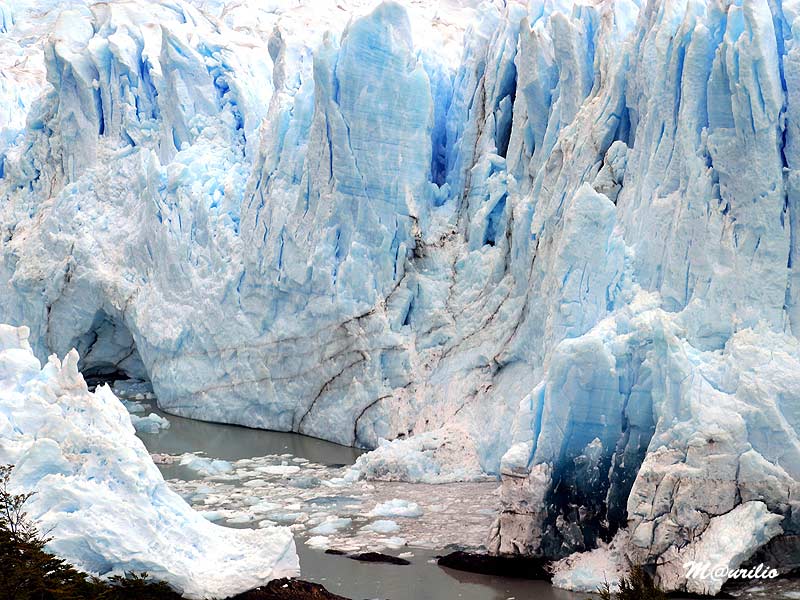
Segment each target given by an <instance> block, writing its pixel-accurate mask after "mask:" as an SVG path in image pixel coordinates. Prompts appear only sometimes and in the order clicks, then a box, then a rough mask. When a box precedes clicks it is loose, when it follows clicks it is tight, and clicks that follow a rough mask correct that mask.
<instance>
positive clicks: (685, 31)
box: [0, 0, 800, 592]
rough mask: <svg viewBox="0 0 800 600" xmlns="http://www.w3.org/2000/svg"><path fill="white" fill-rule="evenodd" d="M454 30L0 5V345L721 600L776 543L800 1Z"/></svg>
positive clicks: (156, 9) (798, 464) (412, 16)
mask: <svg viewBox="0 0 800 600" xmlns="http://www.w3.org/2000/svg"><path fill="white" fill-rule="evenodd" d="M460 4H463V6H460ZM467 4H468V3H456V2H452V3H450V2H439V3H426V2H410V3H408V4H407V5H406V6H401V5H399V4H395V3H385V4H381V5H378V6H374V5H373V4H372V3H370V2H364V3H363V4H362V3H361V2H352V3H349V4H347V3H346V4H338V5H337V4H334V3H333V2H323V3H316V2H315V3H310V2H309V3H303V2H299V3H281V2H275V3H267V5H266V6H256V3H252V5H251V4H248V3H246V2H245V3H230V4H228V3H225V2H224V1H222V0H220V1H218V2H204V3H200V2H197V3H196V5H192V4H189V3H185V2H182V1H181V0H174V1H171V2H165V3H158V4H150V3H146V2H137V3H133V2H124V1H120V2H112V3H107V4H96V5H93V6H87V5H84V4H83V3H81V2H75V3H74V4H73V5H72V6H71V8H70V9H69V10H64V11H60V12H59V11H56V10H55V9H53V10H50V11H46V10H39V11H35V10H33V9H32V8H31V7H29V6H27V5H25V3H24V2H14V1H12V2H10V3H9V2H7V1H6V2H5V3H0V16H2V20H0V25H2V27H0V31H2V33H0V43H1V44H3V46H4V48H7V52H5V53H4V56H3V58H2V59H0V60H2V61H3V68H2V74H0V110H2V112H0V124H2V127H3V129H2V131H3V134H2V136H0V176H1V177H2V179H0V186H1V187H0V194H2V197H3V202H2V205H0V221H1V222H2V235H3V237H2V240H3V246H2V258H0V286H1V287H0V289H2V293H0V321H6V322H10V323H13V324H20V325H21V324H26V325H28V326H29V327H30V328H31V344H32V347H33V349H34V351H35V352H36V354H37V356H39V357H40V358H42V359H43V358H44V357H45V356H46V355H47V354H48V353H49V352H57V353H60V354H64V353H66V352H67V351H68V350H69V349H70V348H72V347H75V348H77V349H78V350H79V352H80V355H81V357H82V359H81V363H80V364H79V367H80V368H81V370H82V371H83V372H84V373H87V374H103V373H111V372H116V371H123V372H125V373H128V374H130V375H133V376H136V377H139V378H148V379H149V380H151V381H152V384H153V387H154V389H155V391H156V393H157V396H158V399H159V404H160V405H161V406H162V407H163V408H164V409H165V410H168V411H170V412H173V413H176V414H181V415H185V416H190V417H194V418H200V419H207V420H218V421H225V422H232V423H241V424H246V425H250V426H255V427H264V428H270V429H279V430H287V431H289V430H291V431H299V432H301V433H306V434H309V435H314V436H318V437H323V438H326V439H330V440H334V441H337V442H340V443H344V444H353V445H361V446H365V447H376V446H378V445H379V444H380V445H381V446H380V448H379V449H378V450H377V451H376V452H375V453H373V454H371V455H367V457H365V458H364V459H362V460H360V461H359V464H358V465H357V468H358V469H359V470H360V472H361V473H362V474H367V475H369V476H371V477H382V478H413V479H419V480H424V481H432V482H435V481H449V480H454V479H463V478H469V477H474V476H476V474H479V473H480V472H481V471H483V472H486V473H492V474H500V475H501V477H502V480H503V503H504V513H503V514H502V516H501V517H500V519H499V520H498V522H497V524H496V526H495V528H494V531H493V532H492V534H491V547H492V548H493V549H494V550H495V551H498V552H523V553H530V554H536V555H542V556H547V557H554V558H560V557H565V556H568V555H569V554H571V553H573V552H576V551H585V550H590V549H592V548H594V547H595V546H596V544H597V540H598V538H599V539H601V540H605V541H606V542H612V538H613V539H614V540H615V542H613V543H617V544H619V545H620V547H621V548H622V551H621V552H622V554H623V555H624V556H626V557H627V558H629V559H630V560H635V561H638V562H645V563H647V564H651V565H655V564H658V565H659V566H658V574H659V576H660V578H661V581H662V583H663V584H664V585H665V586H667V587H670V588H675V589H677V588H682V589H688V590H689V591H704V592H708V591H710V592H714V591H716V590H717V589H718V586H719V584H720V583H721V582H707V581H702V582H697V581H686V580H685V578H683V575H682V573H683V571H682V570H681V568H680V567H681V565H682V564H683V562H684V561H685V559H686V556H690V555H694V554H695V553H697V552H701V551H702V549H703V548H708V547H712V546H714V540H716V539H719V536H720V535H727V534H728V530H727V529H726V526H725V524H726V523H731V522H734V521H735V522H736V523H737V524H739V525H740V527H741V531H740V532H739V533H740V534H741V539H743V540H748V542H747V543H746V544H745V545H744V547H743V548H738V547H733V546H731V547H730V548H729V550H727V551H726V552H721V554H720V556H718V557H717V558H718V559H719V560H720V561H727V563H729V564H730V565H731V566H733V567H735V566H738V564H740V563H742V562H743V561H747V560H748V559H749V558H750V556H751V555H752V553H753V552H754V551H755V550H756V549H758V548H763V549H764V551H765V552H769V551H770V548H771V547H772V546H771V543H777V542H770V540H780V543H781V544H784V545H786V544H788V545H789V547H791V546H792V544H791V540H796V539H798V538H797V537H796V536H797V535H798V534H800V522H799V521H798V516H797V514H798V513H797V495H798V487H797V482H798V477H799V476H800V473H798V470H800V460H799V459H800V441H798V436H797V430H798V419H800V413H799V412H798V407H800V398H799V397H798V396H800V381H798V376H799V375H798V373H800V345H799V344H800V343H799V342H798V331H799V330H800V322H799V320H800V284H799V283H798V282H800V275H799V272H798V269H800V262H798V256H797V253H798V250H799V249H800V242H798V236H797V231H798V227H800V222H799V221H798V219H800V216H798V215H800V213H798V206H797V203H798V196H797V194H798V192H797V185H798V179H797V172H798V171H797V162H798V160H799V159H800V155H798V148H797V146H796V140H795V139H794V138H795V137H796V135H797V133H798V132H800V130H799V129H798V119H797V115H796V105H795V103H796V102H798V98H800V89H798V86H800V45H798V40H800V3H798V2H796V1H795V0H784V1H783V2H781V1H779V0H719V1H714V2H700V1H696V0H642V1H641V2H638V1H634V0H618V1H617V2H611V1H599V2H589V1H586V2H572V1H567V0H530V2H529V3H527V4H524V3H519V2H507V3H500V2H497V3H488V2H487V3H484V4H481V5H480V6H478V5H474V4H469V5H467ZM465 27H466V31H464V29H465ZM462 32H463V35H462ZM45 74H46V83H45V81H44V77H45ZM383 440H394V441H392V442H391V443H390V444H388V445H386V444H384V443H383ZM731 515H734V516H736V517H738V516H739V515H743V517H742V518H741V519H740V518H734V517H731ZM720 532H723V533H720ZM787 540H789V542H787ZM717 545H719V544H717ZM794 552H795V553H796V552H797V550H794ZM784 555H785V553H784ZM563 581H564V582H565V585H569V581H570V579H569V577H564V578H563Z"/></svg>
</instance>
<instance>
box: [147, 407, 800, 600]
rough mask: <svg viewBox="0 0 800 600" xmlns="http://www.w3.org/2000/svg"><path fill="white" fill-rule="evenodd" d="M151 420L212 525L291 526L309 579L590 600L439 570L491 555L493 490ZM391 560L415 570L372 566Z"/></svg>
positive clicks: (757, 590)
mask: <svg viewBox="0 0 800 600" xmlns="http://www.w3.org/2000/svg"><path fill="white" fill-rule="evenodd" d="M144 407H145V408H146V412H154V413H156V414H158V415H159V416H161V417H166V418H167V419H168V420H169V428H168V429H161V430H159V431H158V432H157V433H140V434H139V435H140V437H141V439H142V440H143V441H144V443H145V445H146V446H147V448H148V450H149V451H150V452H151V454H152V455H153V457H154V459H155V460H156V462H157V463H159V467H160V469H161V470H162V472H163V474H164V477H165V479H167V480H168V482H169V484H170V486H171V487H173V489H175V490H176V491H178V492H179V493H180V494H181V495H182V496H183V497H184V498H186V500H187V501H189V502H190V504H192V505H193V506H194V507H195V508H196V509H197V510H200V511H202V512H203V513H204V514H205V516H206V517H207V518H209V519H210V520H212V521H215V522H217V523H219V524H221V525H225V526H229V527H253V528H257V527H260V526H265V525H271V524H275V523H277V524H282V525H286V526H288V527H290V528H291V529H292V530H293V531H294V533H295V539H296V542H297V550H298V553H299V555H300V564H301V569H302V577H303V579H306V580H309V581H314V582H318V583H321V584H323V585H325V586H326V587H327V588H328V589H330V590H331V591H333V592H335V593H338V594H341V595H343V596H346V597H349V598H354V599H355V598H358V599H361V598H381V599H383V598H386V599H389V598H390V599H392V600H426V599H431V600H434V599H435V600H448V599H454V600H455V599H458V600H509V599H515V600H522V599H534V600H585V599H586V598H587V597H590V596H591V594H586V593H581V594H576V593H572V592H568V591H565V590H560V589H557V588H554V587H552V586H551V585H550V584H549V583H548V582H546V581H533V580H522V579H511V578H504V577H493V576H487V575H480V574H474V573H466V572H461V571H455V570H452V569H446V568H442V567H439V566H438V565H437V564H436V557H437V556H438V555H440V554H443V553H446V552H449V551H451V550H453V549H455V548H468V549H475V550H480V549H481V548H482V545H483V543H484V542H485V537H486V533H487V532H488V530H489V527H490V525H491V523H492V521H493V519H494V517H495V514H496V512H497V510H498V509H499V500H498V495H497V492H498V489H497V488H498V483H497V482H496V481H493V480H487V481H484V482H473V483H457V484H444V485H426V484H411V483H402V482H376V481H363V480H361V481H348V480H347V472H348V467H349V465H351V464H352V463H353V462H354V461H355V460H356V459H357V458H358V456H359V455H360V454H361V451H360V450H358V449H354V448H348V447H344V446H339V445H337V444H332V443H330V442H326V441H323V440H318V439H315V438H310V437H306V436H302V435H298V434H293V433H282V432H271V431H263V430H257V429H248V428H244V427H236V426H231V425H223V424H217V423H206V422H202V421H195V420H192V419H184V418H181V417H175V416H172V415H166V414H164V413H162V412H161V411H159V410H158V409H156V408H154V407H153V406H152V405H150V404H149V403H146V404H145V406H144ZM328 549H332V550H337V551H342V552H345V553H358V552H365V551H379V552H383V553H386V554H391V555H394V556H402V557H404V558H406V559H407V560H408V561H409V562H410V563H411V564H409V565H392V564H376V563H363V562H358V561H355V560H352V559H351V558H348V557H347V556H346V555H337V554H329V553H326V552H325V551H326V550H328ZM734 594H735V596H736V597H738V598H741V599H742V600H761V599H767V598H770V599H772V598H785V599H787V600H790V599H796V598H800V582H798V581H781V582H780V583H768V584H763V583H761V584H758V585H756V584H755V583H754V584H753V585H742V586H740V587H739V588H738V589H737V590H735V591H734Z"/></svg>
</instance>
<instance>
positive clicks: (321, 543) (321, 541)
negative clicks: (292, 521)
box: [306, 535, 331, 550]
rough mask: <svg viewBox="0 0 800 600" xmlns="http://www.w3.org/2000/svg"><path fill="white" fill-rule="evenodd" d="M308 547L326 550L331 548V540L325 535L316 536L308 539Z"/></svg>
mask: <svg viewBox="0 0 800 600" xmlns="http://www.w3.org/2000/svg"><path fill="white" fill-rule="evenodd" d="M306 545H307V546H311V547H312V548H317V549H319V550H324V549H326V548H330V545H331V540H330V538H328V537H327V536H324V535H314V536H312V537H310V538H308V539H306Z"/></svg>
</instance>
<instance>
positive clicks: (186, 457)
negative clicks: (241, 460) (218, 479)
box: [180, 452, 233, 477]
mask: <svg viewBox="0 0 800 600" xmlns="http://www.w3.org/2000/svg"><path fill="white" fill-rule="evenodd" d="M180 465H181V466H182V467H187V468H189V469H191V470H192V471H195V472H196V473H198V474H200V475H203V476H205V477H210V476H213V475H222V474H224V473H230V472H231V471H233V465H231V463H229V462H228V461H226V460H219V459H215V458H206V457H205V456H198V455H197V454H192V453H190V452H187V453H186V454H183V455H181V458H180Z"/></svg>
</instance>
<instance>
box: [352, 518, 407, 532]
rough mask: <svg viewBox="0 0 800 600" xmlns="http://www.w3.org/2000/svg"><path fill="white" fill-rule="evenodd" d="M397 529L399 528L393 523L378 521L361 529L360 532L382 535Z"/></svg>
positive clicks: (385, 520) (386, 520)
mask: <svg viewBox="0 0 800 600" xmlns="http://www.w3.org/2000/svg"><path fill="white" fill-rule="evenodd" d="M398 529H400V526H399V525H398V524H397V523H396V522H395V521H391V520H388V519H378V520H377V521H373V522H372V523H370V524H369V525H364V527H362V528H361V530H362V531H372V532H373V533H381V534H384V535H385V534H387V533H394V532H395V531H397V530H398Z"/></svg>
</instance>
